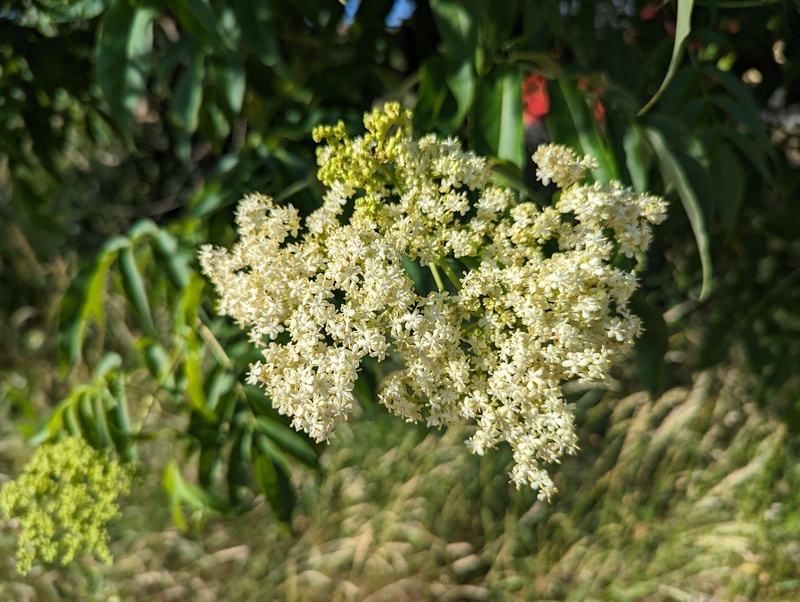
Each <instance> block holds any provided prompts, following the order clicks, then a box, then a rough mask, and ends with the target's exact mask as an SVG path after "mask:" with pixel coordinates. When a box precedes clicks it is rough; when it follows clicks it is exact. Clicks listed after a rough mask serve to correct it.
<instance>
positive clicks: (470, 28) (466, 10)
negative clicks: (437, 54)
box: [430, 0, 479, 63]
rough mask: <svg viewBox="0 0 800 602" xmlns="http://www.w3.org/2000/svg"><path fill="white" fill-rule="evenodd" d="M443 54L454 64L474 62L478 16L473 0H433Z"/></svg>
mask: <svg viewBox="0 0 800 602" xmlns="http://www.w3.org/2000/svg"><path fill="white" fill-rule="evenodd" d="M430 6H431V12H432V13H433V18H434V20H435V22H436V29H437V30H438V32H439V35H440V36H441V38H442V45H441V49H442V52H443V53H444V54H445V55H446V56H447V57H448V58H449V59H450V60H451V61H453V62H454V63H461V62H468V63H472V62H473V60H474V59H473V57H474V55H475V50H476V49H477V47H478V23H479V22H478V19H479V17H478V14H477V11H476V7H475V4H474V2H472V1H471V0H431V3H430Z"/></svg>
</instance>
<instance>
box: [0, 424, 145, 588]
mask: <svg viewBox="0 0 800 602" xmlns="http://www.w3.org/2000/svg"><path fill="white" fill-rule="evenodd" d="M130 485H131V479H130V474H129V472H128V471H127V469H126V468H124V467H123V466H121V465H120V464H119V463H117V462H116V461H115V460H113V459H111V458H110V457H109V456H108V454H107V453H103V452H99V451H96V450H94V449H92V448H91V447H90V446H89V445H87V444H86V442H84V440H83V439H81V438H79V437H68V438H66V439H62V440H61V441H59V442H57V443H50V444H45V445H43V446H41V447H39V448H38V449H37V450H36V451H35V452H34V454H33V457H32V458H31V459H30V461H29V462H28V463H27V464H26V465H25V467H24V469H23V473H22V475H21V476H20V477H18V478H17V479H16V480H14V481H10V482H9V483H6V484H5V485H4V486H3V488H2V489H0V509H1V510H2V511H3V512H4V513H5V514H6V515H8V516H9V517H13V518H16V519H17V520H18V521H19V525H20V527H21V528H22V531H21V533H20V535H19V540H18V550H17V570H18V571H19V572H20V573H23V574H24V573H27V572H28V571H29V570H30V569H31V567H32V566H33V563H34V562H35V561H37V560H39V561H43V562H53V561H54V560H55V559H56V558H59V559H60V561H61V564H63V565H67V564H68V563H70V562H71V561H72V559H73V558H74V557H75V556H76V554H79V553H88V554H91V553H94V554H96V556H97V558H98V559H100V560H101V561H103V562H105V563H107V564H110V563H111V554H110V552H109V551H108V546H107V545H106V541H107V539H108V534H107V531H106V523H107V522H108V521H109V520H111V519H112V518H114V517H115V516H117V514H119V507H118V506H117V504H116V503H115V500H116V498H117V497H118V496H120V495H125V494H127V493H128V492H129V491H130Z"/></svg>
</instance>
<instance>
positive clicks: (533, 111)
mask: <svg viewBox="0 0 800 602" xmlns="http://www.w3.org/2000/svg"><path fill="white" fill-rule="evenodd" d="M522 102H523V104H524V105H525V106H524V108H523V119H524V121H525V125H531V124H532V123H536V122H539V121H541V120H542V118H543V117H544V116H545V115H547V113H548V112H549V111H550V96H548V94H547V79H546V78H545V77H544V76H542V75H540V74H539V73H531V74H530V75H529V76H528V77H527V78H526V79H525V81H524V82H522Z"/></svg>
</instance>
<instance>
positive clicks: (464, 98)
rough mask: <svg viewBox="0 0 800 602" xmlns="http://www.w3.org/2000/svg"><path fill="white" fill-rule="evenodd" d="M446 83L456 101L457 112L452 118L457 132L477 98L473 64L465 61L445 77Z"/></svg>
mask: <svg viewBox="0 0 800 602" xmlns="http://www.w3.org/2000/svg"><path fill="white" fill-rule="evenodd" d="M445 82H446V83H447V88H448V89H449V90H450V93H451V94H452V95H453V98H455V101H456V107H457V110H456V112H455V113H454V115H453V116H452V118H451V123H452V124H453V125H454V126H455V128H454V131H455V130H456V129H458V128H460V127H461V124H462V123H463V122H464V118H465V117H466V116H467V113H468V112H469V109H470V107H472V101H473V99H474V98H475V70H474V68H473V66H472V63H468V62H466V61H464V62H463V63H461V64H460V65H458V67H456V68H454V69H453V68H451V69H450V70H449V71H448V73H447V75H446V76H445Z"/></svg>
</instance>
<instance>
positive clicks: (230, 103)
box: [210, 57, 247, 123]
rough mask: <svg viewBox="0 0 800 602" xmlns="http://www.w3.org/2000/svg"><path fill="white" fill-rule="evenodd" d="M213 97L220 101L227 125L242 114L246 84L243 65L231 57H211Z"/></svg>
mask: <svg viewBox="0 0 800 602" xmlns="http://www.w3.org/2000/svg"><path fill="white" fill-rule="evenodd" d="M210 68H211V75H212V79H213V82H214V86H215V97H216V99H217V101H218V102H219V101H220V100H222V101H223V102H222V108H223V110H224V112H225V114H226V116H227V118H228V122H229V123H233V122H234V121H235V120H236V118H237V117H238V116H239V114H240V113H241V112H242V104H243V103H244V93H245V88H246V84H247V77H246V74H245V69H244V63H243V62H242V61H240V60H239V59H237V58H233V57H213V59H212V60H211V61H210Z"/></svg>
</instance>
